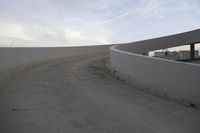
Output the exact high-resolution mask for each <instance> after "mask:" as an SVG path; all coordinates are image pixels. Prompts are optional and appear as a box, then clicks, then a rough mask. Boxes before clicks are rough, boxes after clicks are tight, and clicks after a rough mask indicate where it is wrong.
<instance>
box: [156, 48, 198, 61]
mask: <svg viewBox="0 0 200 133" xmlns="http://www.w3.org/2000/svg"><path fill="white" fill-rule="evenodd" d="M154 57H158V58H164V59H169V60H184V59H190V51H189V50H181V51H172V52H171V51H161V52H154ZM195 57H196V58H198V57H199V51H198V50H195Z"/></svg>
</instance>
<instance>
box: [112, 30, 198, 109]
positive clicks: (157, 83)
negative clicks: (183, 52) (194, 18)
mask: <svg viewBox="0 0 200 133" xmlns="http://www.w3.org/2000/svg"><path fill="white" fill-rule="evenodd" d="M196 42H200V30H195V31H191V32H186V33H182V34H177V35H173V36H168V37H162V38H156V39H151V40H145V41H140V42H135V43H129V44H120V45H115V46H112V47H111V48H110V65H111V67H112V68H114V69H115V70H116V71H117V72H119V73H120V74H122V75H124V76H125V77H126V79H128V80H130V81H132V82H134V83H138V84H137V85H138V87H144V86H145V88H144V89H145V90H148V91H149V92H151V93H154V94H157V95H161V96H164V97H167V98H170V99H173V100H176V101H179V102H183V103H187V104H192V105H195V106H198V107H200V65H197V64H190V63H184V62H177V61H171V60H166V59H160V58H154V57H148V56H143V55H140V54H138V53H143V52H148V51H151V50H157V49H160V48H167V47H175V46H180V45H184V44H189V43H196ZM138 51H139V52H138Z"/></svg>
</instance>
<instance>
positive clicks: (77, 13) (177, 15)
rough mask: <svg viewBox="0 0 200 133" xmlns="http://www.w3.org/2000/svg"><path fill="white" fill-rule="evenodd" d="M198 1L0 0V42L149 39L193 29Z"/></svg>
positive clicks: (82, 42) (85, 42) (198, 12)
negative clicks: (14, 40)
mask: <svg viewBox="0 0 200 133" xmlns="http://www.w3.org/2000/svg"><path fill="white" fill-rule="evenodd" d="M199 5H200V2H199V0H179V1H174V0H165V1H161V0H95V1H92V0H84V1H83V0H73V1H72V0H59V1H57V0H42V1H41V0H35V1H32V0H1V1H0V29H1V30H0V43H5V42H6V40H8V42H9V43H10V42H12V40H13V39H16V44H17V42H19V43H21V42H23V43H24V44H26V43H25V42H24V41H25V40H26V41H27V42H28V43H29V44H30V43H31V44H35V45H34V46H40V45H41V46H44V45H45V46H47V45H50V44H51V45H55V46H58V45H88V44H102V43H113V42H114V43H117V42H126V41H134V40H135V39H138V38H139V39H143V38H145V37H149V38H150V37H155V36H157V35H160V34H162V35H164V34H169V33H175V32H177V31H178V32H181V31H185V30H189V29H193V28H198V27H199V24H198V23H199V22H200V19H199V18H200V10H199V8H200V6H199ZM192 25H193V26H192ZM3 38H4V39H3ZM5 38H7V39H5ZM20 40H23V41H20Z"/></svg>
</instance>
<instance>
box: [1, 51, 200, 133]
mask: <svg viewBox="0 0 200 133" xmlns="http://www.w3.org/2000/svg"><path fill="white" fill-rule="evenodd" d="M104 58H105V55H101V54H95V55H88V56H80V57H73V58H64V59H60V60H54V61H49V62H46V63H43V64H38V65H35V66H33V67H29V68H26V69H24V70H23V71H19V72H18V73H15V75H14V76H13V78H12V79H10V81H9V82H8V83H7V84H4V85H3V86H1V88H0V132H1V133H199V132H200V127H199V125H200V111H199V110H197V109H194V108H191V107H187V106H184V105H181V104H177V103H174V102H171V101H168V100H164V99H162V98H160V97H156V96H153V95H150V94H147V93H145V92H143V91H139V90H137V89H135V88H133V87H131V86H129V85H127V84H125V83H124V82H122V81H119V80H116V79H114V78H112V77H111V76H109V75H108V74H107V73H105V72H104V71H103V70H102V59H104Z"/></svg>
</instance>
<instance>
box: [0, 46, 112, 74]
mask: <svg viewBox="0 0 200 133" xmlns="http://www.w3.org/2000/svg"><path fill="white" fill-rule="evenodd" d="M109 47H110V46H109V45H101V46H100V45H99V46H77V47H27V48H23V47H22V48H21V47H16V48H12V47H11V48H9V47H8V48H3V47H1V48H0V62H1V63H0V72H2V71H5V70H9V69H12V68H15V67H17V66H22V65H26V64H30V63H37V62H43V61H48V60H53V59H58V58H62V57H69V56H80V55H87V54H92V53H98V52H108V51H109V50H108V49H109Z"/></svg>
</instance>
